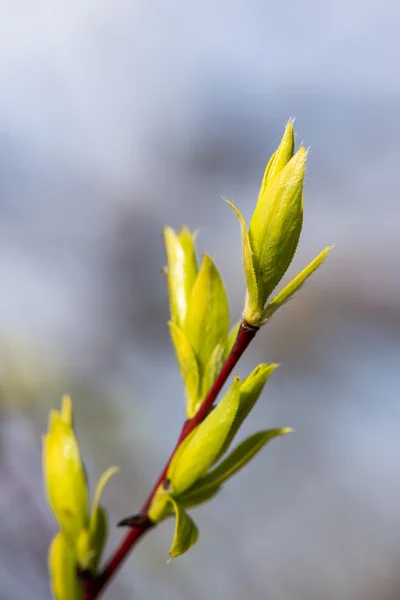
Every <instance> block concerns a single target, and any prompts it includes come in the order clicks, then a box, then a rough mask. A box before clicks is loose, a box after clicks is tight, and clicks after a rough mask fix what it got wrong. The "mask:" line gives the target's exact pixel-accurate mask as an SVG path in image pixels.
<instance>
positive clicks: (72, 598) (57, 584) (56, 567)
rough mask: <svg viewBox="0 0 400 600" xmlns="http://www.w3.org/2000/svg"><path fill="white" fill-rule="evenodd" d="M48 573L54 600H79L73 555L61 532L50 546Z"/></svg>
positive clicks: (80, 592) (79, 593)
mask: <svg viewBox="0 0 400 600" xmlns="http://www.w3.org/2000/svg"><path fill="white" fill-rule="evenodd" d="M49 571H50V583H51V591H52V595H53V598H54V600H81V598H82V587H81V585H80V583H79V581H78V578H77V576H76V562H75V553H74V550H73V548H72V546H71V545H70V544H69V543H68V542H67V540H66V539H65V537H64V536H63V534H62V533H61V532H60V533H58V534H57V535H56V536H55V537H54V538H53V540H52V542H51V544H50V548H49Z"/></svg>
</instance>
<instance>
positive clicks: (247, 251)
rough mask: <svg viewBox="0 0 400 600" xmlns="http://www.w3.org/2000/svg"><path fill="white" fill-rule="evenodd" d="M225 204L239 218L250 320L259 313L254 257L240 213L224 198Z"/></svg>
mask: <svg viewBox="0 0 400 600" xmlns="http://www.w3.org/2000/svg"><path fill="white" fill-rule="evenodd" d="M226 202H227V204H229V206H230V207H231V208H232V209H233V210H234V211H235V213H236V215H237V218H238V219H239V223H240V227H241V230H242V243H243V251H242V252H243V256H242V259H243V266H244V274H245V277H246V284H247V289H246V308H245V312H246V314H247V313H248V315H250V316H249V319H250V320H249V321H248V322H250V321H251V315H253V314H254V315H255V317H254V318H257V317H258V316H259V313H260V307H259V301H258V283H257V277H256V270H255V265H254V257H253V248H252V245H251V242H250V237H249V233H248V231H247V227H246V223H245V221H244V219H243V216H242V213H241V212H240V210H239V209H238V208H236V206H235V205H234V204H233V203H232V202H230V201H229V200H226Z"/></svg>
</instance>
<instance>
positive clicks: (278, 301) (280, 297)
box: [263, 246, 333, 323]
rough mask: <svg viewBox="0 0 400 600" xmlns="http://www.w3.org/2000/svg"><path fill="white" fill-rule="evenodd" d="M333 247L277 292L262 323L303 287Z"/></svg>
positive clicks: (264, 314)
mask: <svg viewBox="0 0 400 600" xmlns="http://www.w3.org/2000/svg"><path fill="white" fill-rule="evenodd" d="M332 248H333V246H328V247H327V248H325V249H324V250H322V252H320V254H318V256H317V257H316V258H314V260H313V261H311V262H310V264H309V265H307V266H306V268H305V269H303V270H302V271H301V273H299V274H298V275H296V277H295V278H294V279H292V281H291V282H290V283H288V284H287V285H286V286H285V287H284V288H283V290H281V291H280V292H279V294H277V295H276V296H275V297H274V298H272V300H271V302H269V303H268V304H267V306H266V308H265V310H264V313H263V323H265V322H266V321H267V320H268V319H269V318H270V317H271V316H272V315H273V314H274V312H276V311H277V310H278V309H279V308H280V307H281V306H282V305H283V304H284V303H285V302H287V301H288V300H289V299H290V298H291V297H292V296H293V294H294V293H295V292H297V290H299V289H300V287H301V286H302V285H303V283H304V282H305V281H306V280H307V279H308V278H309V277H310V275H312V274H313V273H314V271H316V270H317V269H318V267H320V266H321V265H322V263H323V262H324V260H325V259H326V257H327V256H328V254H329V252H330V251H331V250H332Z"/></svg>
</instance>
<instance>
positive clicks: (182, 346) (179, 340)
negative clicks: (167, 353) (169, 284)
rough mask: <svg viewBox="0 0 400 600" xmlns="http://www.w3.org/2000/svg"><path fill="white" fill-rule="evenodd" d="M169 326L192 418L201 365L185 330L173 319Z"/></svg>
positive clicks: (188, 413) (197, 399)
mask: <svg viewBox="0 0 400 600" xmlns="http://www.w3.org/2000/svg"><path fill="white" fill-rule="evenodd" d="M168 326H169V331H170V334H171V338H172V343H173V345H174V348H175V353H176V358H177V361H178V364H179V370H180V372H181V376H182V379H183V383H184V386H185V395H186V415H187V417H188V419H191V418H192V417H193V416H194V415H195V414H196V406H197V403H198V401H199V366H198V364H197V359H196V357H195V355H194V352H193V348H192V346H191V345H190V343H189V342H188V340H187V338H186V336H185V334H184V333H183V331H182V330H181V329H179V327H178V326H177V325H175V323H173V322H172V321H169V323H168Z"/></svg>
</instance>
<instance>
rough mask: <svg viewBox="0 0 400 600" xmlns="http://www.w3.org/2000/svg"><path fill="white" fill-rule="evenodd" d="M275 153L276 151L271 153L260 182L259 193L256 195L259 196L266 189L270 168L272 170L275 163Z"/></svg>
mask: <svg viewBox="0 0 400 600" xmlns="http://www.w3.org/2000/svg"><path fill="white" fill-rule="evenodd" d="M276 152H277V151H275V152H274V153H273V155H272V156H271V158H270V159H269V161H268V164H267V166H266V167H265V171H264V176H263V179H262V182H261V186H260V191H259V193H258V195H260V194H262V193H263V192H265V189H266V187H267V185H268V182H269V180H270V173H271V168H272V165H273V164H274V162H275V157H276Z"/></svg>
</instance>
